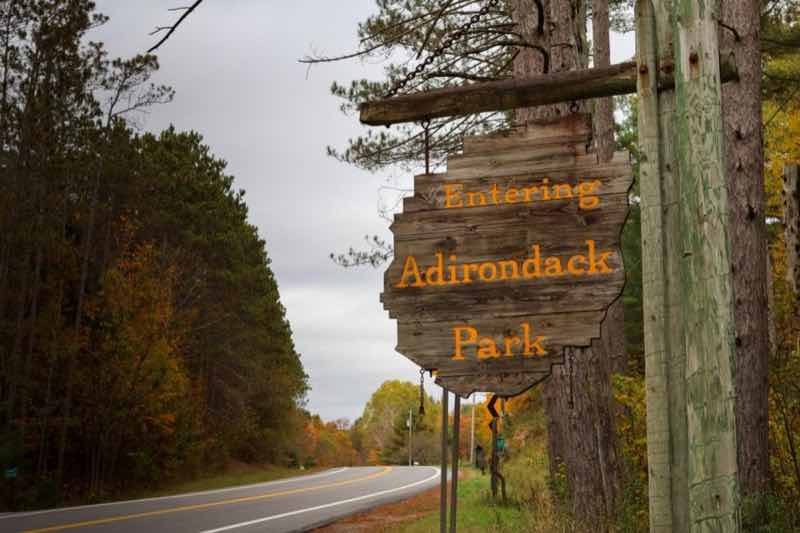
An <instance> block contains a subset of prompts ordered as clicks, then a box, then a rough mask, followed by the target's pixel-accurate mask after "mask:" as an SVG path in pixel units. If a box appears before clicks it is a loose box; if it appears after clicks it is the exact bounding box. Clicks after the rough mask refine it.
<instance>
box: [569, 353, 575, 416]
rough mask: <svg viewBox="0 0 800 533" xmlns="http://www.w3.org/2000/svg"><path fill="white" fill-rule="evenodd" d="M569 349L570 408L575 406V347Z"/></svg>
mask: <svg viewBox="0 0 800 533" xmlns="http://www.w3.org/2000/svg"><path fill="white" fill-rule="evenodd" d="M568 350H569V408H570V409H573V408H574V407H575V393H574V387H575V384H574V381H575V348H568Z"/></svg>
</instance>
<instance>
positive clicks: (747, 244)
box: [719, 0, 769, 518]
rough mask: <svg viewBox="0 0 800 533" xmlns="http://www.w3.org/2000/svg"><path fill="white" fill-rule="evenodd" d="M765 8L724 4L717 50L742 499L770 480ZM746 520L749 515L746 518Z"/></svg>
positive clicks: (732, 1)
mask: <svg viewBox="0 0 800 533" xmlns="http://www.w3.org/2000/svg"><path fill="white" fill-rule="evenodd" d="M759 8H760V3H759V2H757V1H755V0H726V1H724V2H721V11H720V18H721V21H720V30H719V31H720V48H721V49H722V50H732V51H733V52H734V54H735V57H736V64H737V67H738V70H739V82H738V83H727V84H725V85H723V86H722V113H723V127H724V137H725V139H724V155H725V167H726V168H725V172H726V180H727V189H728V205H729V215H728V216H729V221H730V233H729V235H730V237H729V238H730V241H731V242H730V253H731V272H732V277H733V292H734V298H735V300H734V320H735V327H736V359H737V366H738V368H739V369H740V371H737V372H736V374H735V390H736V441H737V449H738V452H737V463H738V472H739V474H738V476H739V488H740V491H741V495H742V497H743V498H745V499H747V498H757V497H759V496H760V495H763V494H764V491H765V489H766V487H767V482H768V448H767V446H768V443H767V434H768V431H767V409H768V399H767V362H768V357H769V326H768V318H767V312H766V311H767V305H768V302H767V269H766V265H767V262H766V254H767V233H766V222H765V212H764V209H765V202H764V179H763V152H762V134H761V53H760V48H759V46H760V36H759V29H760V26H759V25H760V11H759ZM745 518H746V517H745Z"/></svg>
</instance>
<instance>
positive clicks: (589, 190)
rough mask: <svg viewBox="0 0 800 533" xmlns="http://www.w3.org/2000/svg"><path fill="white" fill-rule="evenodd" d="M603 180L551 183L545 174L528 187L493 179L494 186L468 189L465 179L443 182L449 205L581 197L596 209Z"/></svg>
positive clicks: (582, 202) (583, 204) (587, 206)
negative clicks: (462, 180) (544, 176)
mask: <svg viewBox="0 0 800 533" xmlns="http://www.w3.org/2000/svg"><path fill="white" fill-rule="evenodd" d="M600 183H601V182H600V180H578V183H577V184H576V185H574V186H573V185H570V184H569V183H553V184H551V183H550V180H548V179H547V178H542V179H541V180H540V181H539V182H538V183H536V182H534V183H533V184H531V185H528V186H526V187H514V186H512V185H505V186H502V187H501V186H500V185H498V184H497V183H492V185H491V187H488V188H485V189H478V190H466V188H465V187H464V185H463V184H461V183H447V184H445V185H443V186H442V191H443V192H444V207H445V209H453V208H457V207H479V206H483V205H501V204H517V203H529V202H536V201H539V202H541V201H544V202H547V201H552V200H571V199H572V198H577V199H578V207H580V208H581V209H594V208H595V207H597V205H598V204H599V203H600V197H599V196H598V192H597V189H598V188H599V186H600Z"/></svg>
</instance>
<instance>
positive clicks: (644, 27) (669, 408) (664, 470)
mask: <svg viewBox="0 0 800 533" xmlns="http://www.w3.org/2000/svg"><path fill="white" fill-rule="evenodd" d="M635 12H636V35H637V40H636V47H637V70H638V80H637V88H638V95H639V124H638V129H639V144H640V147H641V151H642V160H641V164H640V173H639V177H640V194H641V210H642V251H643V262H642V269H643V270H642V273H643V291H644V297H643V305H644V309H643V311H644V319H645V320H644V333H645V337H644V341H645V373H646V392H647V454H648V465H649V494H650V531H651V532H671V531H676V532H677V531H688V529H689V525H688V524H689V517H688V515H689V510H688V505H689V504H688V494H687V487H688V485H687V483H688V480H687V478H688V467H687V462H688V459H687V456H688V444H687V442H688V441H687V423H686V388H685V382H684V380H685V364H686V359H685V352H684V349H683V324H682V320H681V294H680V290H681V286H680V283H679V281H680V262H679V261H680V257H681V252H682V248H681V243H680V234H681V228H680V218H679V217H680V206H679V191H680V182H679V179H678V172H677V171H678V168H677V164H676V162H675V154H674V147H673V142H672V140H673V137H674V131H675V112H674V111H675V97H674V93H673V91H671V90H661V91H660V92H659V91H658V82H657V78H658V75H659V74H660V73H661V71H663V74H671V71H668V70H667V69H668V68H669V67H668V65H664V66H663V67H662V66H661V65H660V64H659V58H665V57H667V58H668V57H670V56H671V55H672V23H671V20H670V17H671V14H672V3H671V2H670V1H660V2H658V4H657V6H654V5H653V3H652V0H637V2H636V5H635Z"/></svg>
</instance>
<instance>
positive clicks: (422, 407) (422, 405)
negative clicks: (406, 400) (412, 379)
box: [419, 368, 425, 416]
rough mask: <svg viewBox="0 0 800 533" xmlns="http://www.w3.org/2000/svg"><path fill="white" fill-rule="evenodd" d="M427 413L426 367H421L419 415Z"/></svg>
mask: <svg viewBox="0 0 800 533" xmlns="http://www.w3.org/2000/svg"><path fill="white" fill-rule="evenodd" d="M424 415H425V369H424V368H420V369H419V416H424Z"/></svg>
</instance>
